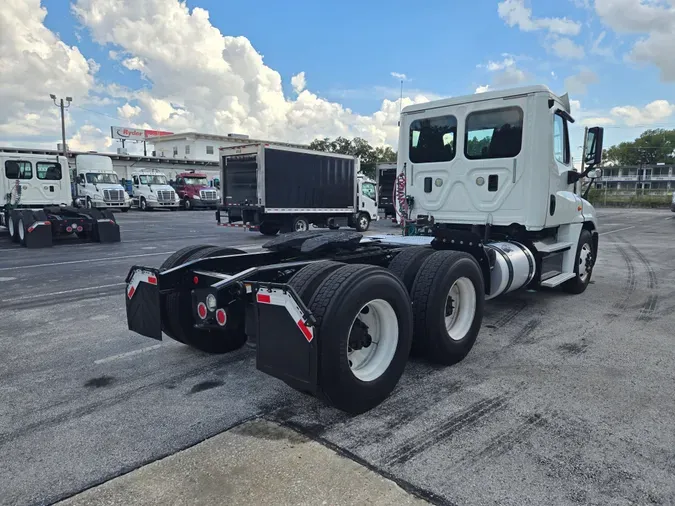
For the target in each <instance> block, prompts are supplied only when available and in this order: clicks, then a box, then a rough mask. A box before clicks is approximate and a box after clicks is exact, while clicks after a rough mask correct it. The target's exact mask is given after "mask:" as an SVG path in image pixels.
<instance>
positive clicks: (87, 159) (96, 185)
mask: <svg viewBox="0 0 675 506" xmlns="http://www.w3.org/2000/svg"><path fill="white" fill-rule="evenodd" d="M75 180H76V183H77V184H75V185H74V192H73V193H74V195H73V197H74V198H75V199H76V202H78V203H79V205H81V206H84V207H86V208H87V209H92V208H96V209H110V210H113V209H115V210H119V211H122V212H127V211H128V210H129V209H130V208H131V197H129V194H128V193H127V192H126V190H125V189H124V187H123V186H122V185H121V184H120V181H119V177H118V176H117V173H116V172H115V170H114V169H113V163H112V159H111V158H110V157H109V156H105V155H92V154H87V155H77V156H76V157H75Z"/></svg>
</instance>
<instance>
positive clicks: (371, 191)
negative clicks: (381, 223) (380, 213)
mask: <svg viewBox="0 0 675 506" xmlns="http://www.w3.org/2000/svg"><path fill="white" fill-rule="evenodd" d="M358 202H359V211H360V212H365V213H368V215H369V216H370V219H371V220H374V219H377V189H376V188H375V183H371V182H370V181H359V199H358Z"/></svg>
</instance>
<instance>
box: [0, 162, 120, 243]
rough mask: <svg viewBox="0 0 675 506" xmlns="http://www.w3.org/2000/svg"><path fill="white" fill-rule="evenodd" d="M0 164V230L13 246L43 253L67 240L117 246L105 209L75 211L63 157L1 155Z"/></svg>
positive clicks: (115, 231) (117, 235) (116, 230)
mask: <svg viewBox="0 0 675 506" xmlns="http://www.w3.org/2000/svg"><path fill="white" fill-rule="evenodd" d="M0 165H1V168H0V170H1V172H0V226H3V227H6V229H7V232H8V234H9V238H10V240H12V241H13V242H17V243H20V244H21V245H22V246H27V247H29V248H41V247H47V246H51V245H52V243H53V240H55V239H58V238H63V237H68V236H77V237H79V238H81V239H89V240H93V241H97V242H119V241H120V230H119V226H118V225H117V222H116V220H115V217H114V216H113V214H112V213H111V212H110V211H109V210H98V209H77V208H75V207H73V195H72V190H71V183H70V171H69V169H68V161H67V160H66V158H65V157H63V156H56V155H40V154H22V153H11V152H0Z"/></svg>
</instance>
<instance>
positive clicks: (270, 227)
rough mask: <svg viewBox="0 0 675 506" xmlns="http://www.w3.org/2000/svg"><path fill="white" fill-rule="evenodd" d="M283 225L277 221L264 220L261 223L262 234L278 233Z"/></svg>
mask: <svg viewBox="0 0 675 506" xmlns="http://www.w3.org/2000/svg"><path fill="white" fill-rule="evenodd" d="M280 229H281V227H280V226H279V225H277V224H275V223H270V222H262V223H261V224H260V233H261V234H262V235H277V234H278V233H279V230H280Z"/></svg>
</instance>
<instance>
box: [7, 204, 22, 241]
mask: <svg viewBox="0 0 675 506" xmlns="http://www.w3.org/2000/svg"><path fill="white" fill-rule="evenodd" d="M19 213H20V211H10V212H9V217H8V218H9V219H8V220H7V230H9V238H10V239H11V240H12V242H15V243H18V242H19V229H18V227H17V223H18V222H19Z"/></svg>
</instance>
